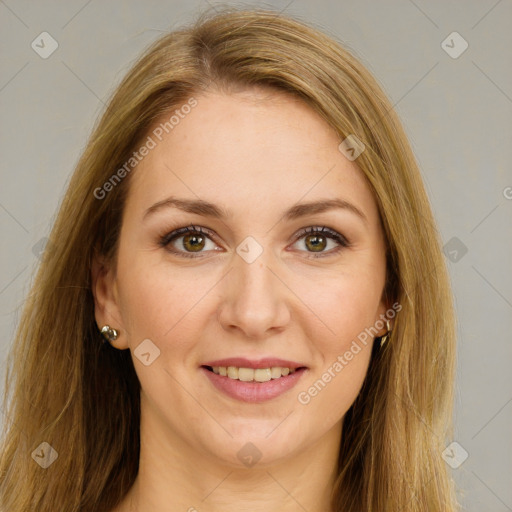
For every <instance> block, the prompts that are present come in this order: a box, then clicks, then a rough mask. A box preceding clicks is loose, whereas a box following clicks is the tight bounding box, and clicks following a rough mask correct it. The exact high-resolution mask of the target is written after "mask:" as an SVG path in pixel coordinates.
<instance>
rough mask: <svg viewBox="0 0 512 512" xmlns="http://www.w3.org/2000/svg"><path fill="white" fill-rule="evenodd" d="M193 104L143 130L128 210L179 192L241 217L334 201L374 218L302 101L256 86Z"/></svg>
mask: <svg viewBox="0 0 512 512" xmlns="http://www.w3.org/2000/svg"><path fill="white" fill-rule="evenodd" d="M194 99H195V100H196V101H197V104H196V106H194V107H193V108H192V109H188V108H187V109H183V110H181V109H180V106H177V107H174V108H173V109H171V111H170V112H168V113H166V114H165V115H164V116H162V117H161V118H160V119H159V120H157V122H156V123H155V124H154V125H153V126H152V127H151V129H150V130H149V131H148V136H149V137H151V139H152V140H153V142H154V147H153V148H152V149H151V150H150V151H149V153H148V154H147V156H145V157H144V158H143V159H142V161H141V162H140V163H139V164H138V165H137V167H136V169H135V170H134V172H133V176H132V183H131V185H130V193H129V200H128V202H129V203H130V205H132V206H134V207H136V208H137V209H140V208H143V206H144V205H146V208H147V207H148V206H150V205H151V204H152V203H153V202H156V201H158V200H162V199H164V198H165V197H166V196H168V195H180V196H187V197H190V198H195V199H197V198H201V199H205V200H208V201H211V202H214V203H216V204H220V205H226V207H229V210H230V211H234V212H236V211H237V208H238V209H239V211H240V212H245V211H246V210H247V208H248V207H249V206H250V207H251V208H252V211H254V207H259V208H266V209H267V210H268V209H269V208H270V209H271V208H272V207H274V206H275V205H276V204H278V205H280V206H283V205H284V206H289V205H292V204H294V203H297V202H299V201H300V200H301V199H302V198H303V199H305V200H306V199H307V200H314V199H315V198H317V197H322V198H325V197H332V198H333V199H334V198H339V197H342V198H344V199H351V200H352V202H356V203H359V205H360V206H361V208H362V209H365V210H366V212H367V214H368V216H369V217H371V216H372V215H374V216H375V215H377V210H376V205H375V202H374V200H373V196H372V193H371V191H370V188H369V186H368V183H367V182H366V179H365V177H364V175H363V173H362V172H361V171H360V169H358V167H357V165H356V164H355V163H354V162H351V161H349V160H347V159H346V158H345V157H344V155H343V154H342V153H341V152H340V151H339V149H338V145H339V143H340V141H341V139H340V137H339V136H338V134H337V133H336V132H335V130H334V129H333V128H332V127H331V126H329V125H328V124H327V122H326V121H325V120H324V119H322V118H321V117H320V116H319V115H318V114H317V113H316V112H315V111H314V110H312V109H311V108H310V107H309V106H308V105H306V104H305V103H304V102H303V101H301V100H299V99H298V98H295V97H294V96H291V95H289V94H285V93H282V92H275V91H269V90H260V89H253V90H245V91H240V92H236V93H230V94H226V93H218V92H214V93H207V94H202V95H196V96H194ZM183 104H185V102H184V103H183ZM176 111H178V112H176ZM185 112H187V113H185ZM171 117H173V119H172V122H171V121H170V120H171ZM152 145H153V144H152ZM127 206H128V205H127ZM280 209H282V208H280Z"/></svg>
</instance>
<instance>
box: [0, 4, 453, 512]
mask: <svg viewBox="0 0 512 512" xmlns="http://www.w3.org/2000/svg"><path fill="white" fill-rule="evenodd" d="M252 86H262V87H267V88H270V89H275V90H280V91H285V92H287V93H288V94H291V95H294V96H296V97H298V98H301V99H302V100H303V101H304V102H306V103H307V104H308V105H309V106H310V107H311V108H312V109H314V110H315V111H316V112H317V113H318V114H319V115H320V116H322V118H323V119H325V121H326V122H327V123H328V124H329V125H330V126H332V127H333V128H334V129H335V130H336V131H337V133H338V134H339V136H340V142H341V141H342V140H343V139H345V138H346V137H347V136H348V135H351V134H352V135H355V136H356V137H357V138H358V139H359V140H361V141H362V142H363V143H364V145H365V147H366V149H365V151H363V153H361V155H360V156H359V157H358V158H357V160H356V163H357V165H358V166H359V168H360V169H361V171H362V172H363V173H364V175H365V176H366V178H367V180H368V183H369V185H370V187H371V189H372V191H373V192H374V195H375V199H376V201H377V205H378V207H379V211H380V215H381V219H382V224H383V228H384V232H385V237H386V243H387V281H386V293H387V295H388V297H389V299H390V301H391V302H393V301H396V302H398V303H399V304H400V305H401V307H402V308H401V311H400V313H399V314H398V315H397V317H396V319H395V322H394V327H393V332H392V335H391V338H390V340H389V341H388V342H387V344H386V345H384V347H385V348H384V349H383V350H380V351H374V353H373V354H372V359H371V362H370V367H369V369H368V374H367V376H366V380H365V382H364V384H363V388H362V389H361V392H360V394H359V396H358V397H357V399H356V401H355V402H354V404H353V405H352V407H351V408H350V409H349V411H348V412H347V414H346V416H345V418H344V422H343V435H342V440H341V449H340V454H339V468H338V473H339V476H338V479H337V481H336V485H335V488H334V489H333V496H332V506H333V510H335V511H336V512H356V511H358V512H360V511H363V510H364V511H367V512H369V511H373V512H376V511H384V510H386V511H396V512H398V511H405V510H407V511H408V512H420V511H421V512H425V511H427V510H428V511H429V512H441V511H442V512H452V511H454V510H456V509H457V503H456V498H455V491H454V488H453V487H454V486H453V483H452V480H451V477H450V473H449V471H448V469H447V467H446V464H445V463H444V461H443V460H442V457H441V453H442V451H443V449H444V447H445V444H446V441H447V439H449V438H448V436H449V435H450V434H451V432H452V416H451V412H452V401H453V380H454V359H455V330H454V316H453V310H452V297H451V291H450V285H449V279H448V275H447V271H446V267H445V262H444V258H443V256H442V252H441V249H440V237H439V234H438V231H437V229H436V226H435V222H434V219H433V215H432V212H431V208H430V205H429V201H428V198H427V195H426V193H425V189H424V186H423V183H422V179H421V176H420V172H419V169H418V165H417V163H416V161H415V158H414V155H413V153H412V150H411V147H410V145H409V143H408V140H407V137H406V135H405V132H404V130H403V128H402V126H401V123H400V121H399V119H398V117H397V115H396V114H395V112H394V110H393V108H392V106H391V104H390V102H389V101H388V99H387V98H386V96H385V94H384V93H383V91H382V90H381V87H380V86H379V85H378V83H377V82H376V80H375V79H374V78H373V76H372V75H371V74H370V73H369V72H368V71H367V69H365V67H364V66H363V65H362V64H361V63H360V62H359V61H358V60H357V59H356V58H354V57H353V56H352V55H351V54H350V53H349V52H348V51H347V50H346V49H344V48H343V46H341V45H340V44H339V43H338V42H337V41H336V40H335V39H334V38H332V37H331V36H328V35H326V34H325V33H323V32H322V31H321V30H319V29H317V28H316V27H313V26H312V25H308V24H306V23H303V22H302V21H299V20H297V19H294V18H292V17H288V16H283V15H281V14H278V13H277V12H274V11H270V10H261V9H238V8H233V7H231V8H230V7H227V8H226V7H225V8H224V9H223V10H222V12H220V13H213V14H212V13H211V12H209V11H206V12H204V13H203V14H202V16H200V17H199V18H198V20H196V22H195V23H193V24H192V25H191V26H189V27H185V28H182V29H180V30H176V31H173V32H171V33H168V34H165V35H164V36H163V37H161V38H160V39H158V40H157V41H156V42H155V43H154V44H152V45H151V47H150V48H149V49H148V50H147V51H146V52H145V54H144V55H143V56H142V57H141V58H140V59H139V60H138V61H137V62H136V63H135V64H134V65H133V67H132V69H131V70H130V71H129V73H128V74H127V75H126V77H125V78H124V79H123V81H122V82H121V84H120V85H119V86H118V87H117V89H116V91H115V92H114V94H113V97H112V99H111V100H110V102H109V104H108V106H107V108H106V110H105V112H104V114H103V116H102V117H101V119H100V121H99V123H98V124H97V125H96V127H95V129H94V131H93V133H92V135H91V138H90V140H89V141H88V144H87V147H86V148H85V151H84V153H83V155H82V157H81V159H80V160H79V162H78V164H77V167H76V170H75V172H74V175H73V177H72V179H71V181H70V184H69V187H68V190H67V193H66V195H65V197H64V198H63V201H62V204H61V206H60V210H59V213H58V216H57V219H56V221H55V224H54V226H53V229H52V231H51V234H50V236H49V242H48V246H49V247H50V248H51V250H48V251H46V252H45V255H44V260H43V261H42V263H41V265H40V267H39V269H38V273H37V276H36V278H35V280H34V283H33V285H32V289H31V292H30V294H29V295H28V298H27V301H26V303H25V305H24V309H23V313H22V316H21V320H20V323H19V326H18V328H17V332H16V334H15V338H14V343H13V346H12V353H11V354H10V358H11V359H12V360H11V359H10V366H9V367H8V372H7V378H6V390H7V393H6V396H5V398H4V409H5V413H6V418H7V420H6V424H5V429H4V436H3V439H2V442H3V446H2V452H1V458H0V507H1V510H2V511H6V512H7V511H8V512H27V511H29V510H34V511H36V510H37V512H53V511H54V510H63V511H66V512H78V511H84V512H85V511H91V512H92V511H98V510H110V509H112V508H114V506H116V505H117V504H118V503H119V502H120V501H121V500H122V498H123V497H124V495H125V494H126V493H127V491H128V489H129V488H130V487H131V485H132V484H133V482H134V480H135V478H136V475H137V471H138V457H139V448H140V437H139V421H140V404H139V392H140V384H139V382H138V379H137V376H136V373H135V370H134V367H133V364H132V360H131V355H130V351H128V350H125V351H118V350H115V349H113V348H112V347H110V346H109V345H108V344H107V345H104V344H102V342H101V335H100V334H99V333H98V329H97V326H96V323H95V317H94V300H93V295H92V292H91V262H92V258H93V255H94V254H95V253H96V254H98V255H102V256H103V257H104V258H105V259H106V260H107V261H111V262H114V263H115V259H116V251H117V244H118V237H119V233H120V225H121V220H122V213H123V208H124V203H125V198H126V194H127V190H128V186H129V183H130V176H131V175H130V174H128V175H127V176H126V177H125V178H124V179H123V180H121V181H120V182H119V183H116V185H115V186H113V187H111V190H110V191H109V193H108V194H105V195H104V197H103V198H101V199H98V198H97V196H98V193H97V190H98V187H101V186H102V185H103V184H104V183H106V182H107V181H108V180H109V179H110V178H111V177H112V175H113V174H114V173H115V172H116V170H117V169H119V168H121V166H123V164H124V163H125V162H126V161H127V160H129V158H130V157H131V155H132V152H133V151H134V149H136V148H137V145H138V144H140V141H142V140H143V139H144V137H146V136H147V132H148V130H149V128H150V126H152V124H153V123H154V122H155V120H156V119H158V118H160V117H161V116H162V114H164V113H167V112H169V111H170V110H171V109H173V108H175V107H177V106H180V105H182V104H183V103H185V102H186V101H187V99H189V98H191V97H193V95H194V94H199V93H200V92H202V91H205V90H207V89H209V88H214V87H215V88H218V89H219V90H223V91H226V92H229V91H232V90H234V88H250V87H252ZM134 172H137V171H136V170H134ZM95 191H96V194H95ZM43 442H46V443H48V444H49V445H51V447H53V449H54V450H55V452H56V453H57V454H58V458H57V459H56V460H55V462H53V464H51V465H50V466H49V467H47V468H46V469H44V468H42V467H41V466H40V465H39V464H36V462H35V460H36V459H35V457H34V456H33V453H34V451H36V452H37V450H39V451H41V450H42V452H41V453H44V450H46V453H48V450H49V448H48V447H47V445H41V443H43ZM40 456H41V455H40Z"/></svg>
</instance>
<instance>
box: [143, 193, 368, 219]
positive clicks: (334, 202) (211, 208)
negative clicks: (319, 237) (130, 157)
mask: <svg viewBox="0 0 512 512" xmlns="http://www.w3.org/2000/svg"><path fill="white" fill-rule="evenodd" d="M167 208H177V209H179V210H182V211H184V212H187V213H194V214H197V215H201V216H203V217H212V218H216V219H227V218H231V217H233V213H232V212H231V210H228V209H226V208H223V207H222V206H218V205H215V204H213V203H210V202H209V201H205V200H203V199H180V198H177V197H172V196H171V197H168V198H167V199H164V200H162V201H159V202H158V203H155V204H154V205H152V206H150V207H149V208H148V209H147V210H146V211H145V212H144V215H143V220H146V219H147V218H148V217H150V216H152V215H153V214H155V213H156V212H158V211H160V210H163V209H167ZM333 209H343V210H347V211H349V212H352V213H353V214H355V215H357V216H358V217H359V218H360V219H361V220H363V221H364V222H365V223H366V224H367V223H368V219H367V217H366V215H365V214H364V213H363V212H362V211H361V210H360V209H359V208H358V207H357V206H355V205H353V204H352V203H349V202H348V201H345V200H343V199H319V200H317V201H311V202H308V203H300V204H296V205H293V206H292V207H291V208H289V209H288V210H286V211H285V212H284V213H283V217H284V219H285V220H286V221H292V220H295V219H298V218H301V217H305V216H307V215H314V214H317V213H323V212H326V211H328V210H333Z"/></svg>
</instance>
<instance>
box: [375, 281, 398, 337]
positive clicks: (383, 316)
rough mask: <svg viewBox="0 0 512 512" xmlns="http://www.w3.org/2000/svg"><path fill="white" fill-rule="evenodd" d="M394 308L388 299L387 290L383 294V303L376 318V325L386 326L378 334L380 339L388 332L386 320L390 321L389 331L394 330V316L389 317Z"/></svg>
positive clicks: (380, 304) (381, 302)
mask: <svg viewBox="0 0 512 512" xmlns="http://www.w3.org/2000/svg"><path fill="white" fill-rule="evenodd" d="M391 308H392V305H391V301H390V300H389V298H388V297H387V293H386V290H385V289H384V291H383V292H382V297H381V301H380V303H379V308H378V309H377V316H376V318H375V324H374V325H381V324H384V327H383V328H382V329H381V330H380V331H379V333H378V334H377V336H378V337H381V336H384V335H385V334H386V333H387V332H388V328H387V324H386V320H388V321H389V329H390V330H392V329H393V320H392V318H393V317H394V315H393V316H389V310H390V309H391Z"/></svg>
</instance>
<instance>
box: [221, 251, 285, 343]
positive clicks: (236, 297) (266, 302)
mask: <svg viewBox="0 0 512 512" xmlns="http://www.w3.org/2000/svg"><path fill="white" fill-rule="evenodd" d="M265 256H266V253H265V252H263V254H261V255H260V256H259V258H258V259H257V260H256V261H254V262H252V263H248V262H246V261H245V260H244V259H243V258H241V257H239V256H238V255H236V256H235V259H234V262H233V268H232V270H231V271H230V272H228V274H227V276H226V277H225V279H223V281H222V282H223V285H222V289H221V294H222V299H221V301H220V304H219V310H218V315H217V318H218V320H219V323H220V324H221V326H222V328H223V329H225V330H226V331H227V332H230V333H234V332H235V331H240V332H241V333H243V335H244V337H245V338H248V339H253V340H256V339H264V338H266V337H267V336H269V335H273V334H274V335H275V334H276V333H278V332H281V331H282V330H283V329H284V328H285V327H286V326H287V324H288V323H289V321H290V316H291V315H290V311H289V304H288V302H289V301H288V300H287V298H288V294H289V293H291V292H289V289H288V288H287V287H286V286H285V284H283V282H282V281H281V280H280V278H279V277H278V276H277V275H276V274H277V273H276V272H275V270H272V269H271V268H270V267H269V265H268V263H270V261H269V260H270V258H267V257H265Z"/></svg>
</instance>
